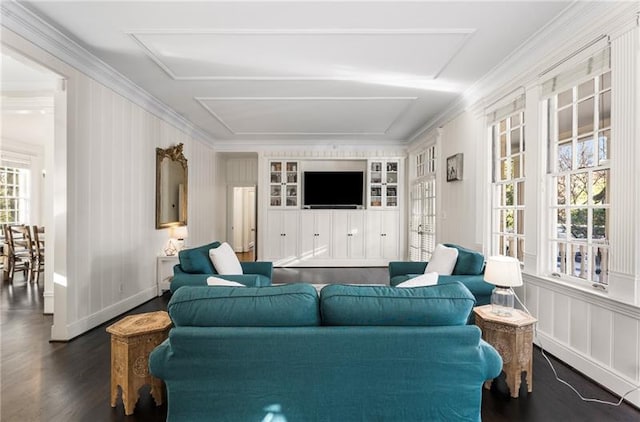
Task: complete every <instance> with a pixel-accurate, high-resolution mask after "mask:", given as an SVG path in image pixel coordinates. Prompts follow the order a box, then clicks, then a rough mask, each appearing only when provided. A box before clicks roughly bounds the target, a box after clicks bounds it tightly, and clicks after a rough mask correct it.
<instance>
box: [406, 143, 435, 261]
mask: <svg viewBox="0 0 640 422" xmlns="http://www.w3.org/2000/svg"><path fill="white" fill-rule="evenodd" d="M416 173H417V174H416V176H417V178H416V180H415V181H414V182H413V184H412V186H411V196H410V201H411V222H410V228H409V259H410V260H411V261H427V260H428V259H429V258H430V257H431V253H432V252H433V249H434V248H435V246H436V245H435V242H436V178H435V175H436V147H435V145H433V146H431V147H428V148H427V149H426V150H425V151H423V152H421V153H420V154H418V155H417V156H416Z"/></svg>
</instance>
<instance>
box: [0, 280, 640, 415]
mask: <svg viewBox="0 0 640 422" xmlns="http://www.w3.org/2000/svg"><path fill="white" fill-rule="evenodd" d="M300 281H306V282H311V283H331V282H340V283H375V284H386V283H387V282H388V276H387V270H386V268H323V269H309V268H304V269H289V268H277V269H275V270H274V283H289V282H300ZM41 284H42V283H41ZM0 292H1V294H0V335H1V342H0V363H1V365H2V367H1V374H0V375H1V378H0V380H1V402H0V420H1V421H3V422H27V421H48V422H49V421H50V422H76V421H78V422H85V421H89V422H102V421H163V420H164V419H165V417H166V404H165V405H163V406H159V407H156V406H155V405H154V402H153V400H152V399H151V398H150V396H149V394H148V388H147V387H145V389H143V391H142V394H141V396H142V398H141V399H140V401H139V402H138V404H137V406H136V410H135V413H134V414H133V415H131V416H127V417H125V416H124V410H123V406H122V402H121V401H119V402H118V406H117V407H115V408H111V407H110V406H109V377H110V368H109V366H110V342H109V339H110V337H109V335H108V334H107V333H106V331H105V329H106V327H107V326H108V325H110V324H112V323H113V322H115V321H116V320H118V319H120V318H121V317H122V316H124V315H121V316H119V317H118V318H115V319H114V320H112V321H108V322H106V323H104V324H102V325H101V326H99V327H97V328H95V329H93V330H91V331H89V332H88V333H85V334H83V335H82V336H80V337H77V338H75V339H73V340H72V341H70V342H67V343H52V342H49V337H50V331H51V324H52V317H51V316H50V315H43V314H42V309H43V299H42V287H41V285H40V286H38V285H34V284H30V283H25V282H24V281H23V280H22V279H21V278H18V279H16V280H15V281H14V282H13V284H7V283H4V284H3V285H2V287H1V291H0ZM168 300H169V293H165V295H164V296H162V297H159V298H156V299H153V300H151V301H149V302H147V303H145V304H143V305H141V306H139V307H137V308H135V309H132V310H131V311H129V312H128V313H127V314H136V313H142V312H149V311H155V310H162V309H166V305H167V302H168ZM125 315H126V314H125ZM552 362H553V364H554V366H555V367H556V370H557V371H558V373H559V375H560V376H561V377H562V378H563V379H565V380H567V381H568V382H570V383H571V384H572V385H573V386H574V387H576V388H577V389H578V390H579V391H580V392H581V393H582V394H583V395H584V396H587V397H595V398H599V399H602V400H609V401H617V400H618V398H616V397H614V396H612V395H611V394H609V393H608V392H607V391H605V390H603V389H602V388H601V387H599V386H598V385H597V384H595V383H593V382H591V381H590V380H588V379H587V378H585V377H583V376H581V375H580V374H578V373H577V372H575V371H573V370H572V369H571V368H569V367H567V366H566V365H564V364H562V363H561V362H559V361H557V360H556V359H553V358H552ZM533 370H534V377H533V378H534V388H533V392H532V393H530V394H526V392H524V393H521V394H522V395H521V397H520V398H519V399H512V398H510V397H509V396H508V394H506V392H505V388H506V387H505V384H504V380H502V379H499V380H498V381H497V382H494V388H492V390H484V391H483V398H482V419H483V421H485V422H486V421H545V422H546V421H593V422H600V421H639V420H640V411H639V410H638V409H636V408H634V407H632V406H630V405H628V404H626V403H623V404H622V405H621V406H620V407H612V406H608V405H603V404H593V403H586V402H583V401H581V400H580V399H579V398H578V397H577V396H576V395H575V394H574V393H573V392H572V391H571V390H569V388H568V387H566V386H564V385H562V384H560V383H559V382H557V381H556V380H555V379H554V378H553V374H552V372H551V369H550V368H549V366H548V364H547V362H546V361H545V360H544V359H543V357H542V356H541V353H540V350H539V349H538V348H535V349H534V363H533ZM525 391H526V390H525ZM242 422H244V421H242ZM256 422H258V421H256ZM289 422H298V421H289ZM345 422H348V421H345ZM402 422H404V421H402Z"/></svg>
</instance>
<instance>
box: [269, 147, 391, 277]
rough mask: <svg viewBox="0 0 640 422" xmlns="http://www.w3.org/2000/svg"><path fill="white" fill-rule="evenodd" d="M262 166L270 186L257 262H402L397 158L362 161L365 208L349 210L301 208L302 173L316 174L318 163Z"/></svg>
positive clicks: (276, 161)
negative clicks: (264, 168) (364, 182)
mask: <svg viewBox="0 0 640 422" xmlns="http://www.w3.org/2000/svg"><path fill="white" fill-rule="evenodd" d="M266 163H267V166H266V169H267V174H266V177H268V180H269V185H268V191H266V192H265V193H266V196H267V200H266V201H262V204H265V202H266V208H264V207H263V208H262V210H263V211H264V212H265V214H263V215H265V217H264V218H263V219H262V223H261V224H262V229H261V230H260V233H259V235H260V236H261V239H262V240H261V242H262V243H261V245H262V246H261V247H260V248H259V251H262V252H259V256H258V259H260V260H268V261H272V262H273V263H274V265H275V266H356V265H361V266H384V265H387V264H388V262H389V261H391V260H398V259H401V254H402V247H401V242H402V241H403V237H402V236H401V235H400V225H401V217H400V213H401V209H400V208H401V206H400V205H401V188H402V185H401V180H402V171H403V170H402V161H401V160H400V159H364V160H363V161H361V164H360V167H359V168H360V169H361V170H364V169H366V176H365V180H366V185H365V198H364V199H365V203H364V204H365V206H364V209H352V210H351V209H350V210H344V209H323V210H318V209H315V210H313V209H302V206H301V205H302V203H301V200H300V199H299V195H300V193H301V191H302V188H303V187H302V183H301V179H302V178H301V174H303V172H304V171H307V170H305V169H307V168H312V169H313V170H312V171H317V169H318V163H317V162H311V161H309V162H308V161H305V160H298V159H295V160H285V159H270V160H268V161H267V162H266ZM326 165H327V167H331V163H328V164H326ZM356 167H357V165H356ZM335 168H341V169H344V166H342V167H340V165H339V164H336V165H335ZM327 189H340V187H339V186H328V187H327ZM263 192H264V191H263Z"/></svg>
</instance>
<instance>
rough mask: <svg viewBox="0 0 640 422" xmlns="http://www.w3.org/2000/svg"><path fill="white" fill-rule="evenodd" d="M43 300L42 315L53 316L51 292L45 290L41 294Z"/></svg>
mask: <svg viewBox="0 0 640 422" xmlns="http://www.w3.org/2000/svg"><path fill="white" fill-rule="evenodd" d="M42 297H43V298H44V310H43V312H42V313H44V314H46V315H50V314H53V290H45V291H44V292H43V293H42Z"/></svg>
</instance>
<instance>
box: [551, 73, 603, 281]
mask: <svg viewBox="0 0 640 422" xmlns="http://www.w3.org/2000/svg"><path fill="white" fill-rule="evenodd" d="M546 107H547V112H548V113H547V115H548V138H549V177H550V179H549V183H550V186H551V198H550V200H551V207H550V211H551V215H550V219H551V220H550V221H551V227H550V229H551V233H550V251H551V261H552V267H553V268H552V271H553V273H555V274H556V275H559V276H561V277H577V278H578V279H581V280H585V281H587V282H591V283H598V285H607V284H608V279H607V268H608V262H609V209H610V202H609V193H608V189H607V187H608V185H609V183H610V176H609V174H610V158H611V157H610V145H611V72H610V71H604V73H599V74H597V75H596V76H591V77H589V78H588V79H586V80H583V81H581V82H580V83H577V84H575V85H574V86H572V87H570V88H568V89H566V90H563V91H560V92H557V93H554V95H552V96H551V97H550V98H548V99H547V100H546Z"/></svg>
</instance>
